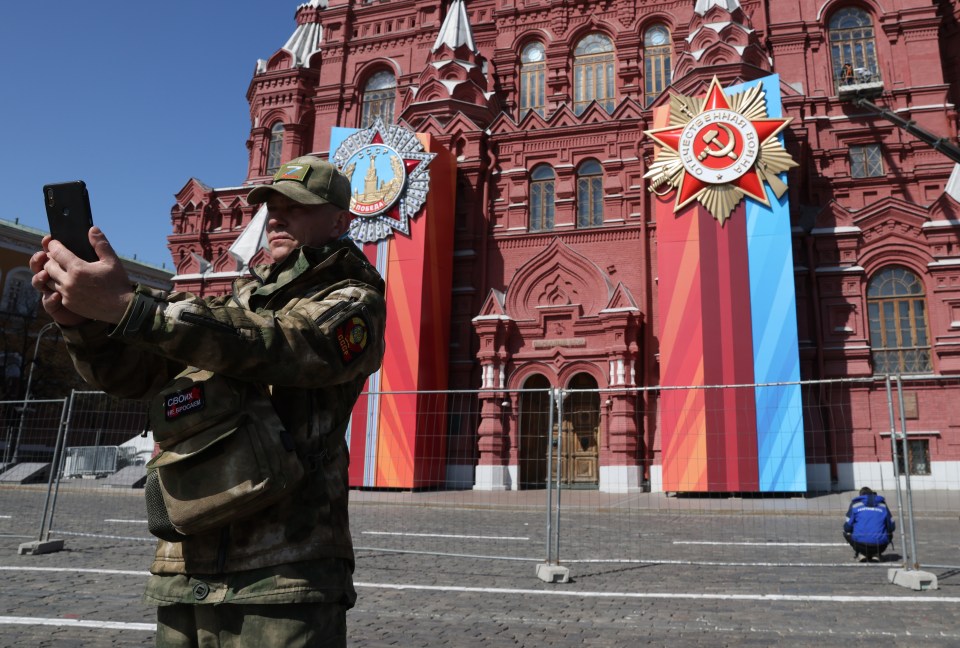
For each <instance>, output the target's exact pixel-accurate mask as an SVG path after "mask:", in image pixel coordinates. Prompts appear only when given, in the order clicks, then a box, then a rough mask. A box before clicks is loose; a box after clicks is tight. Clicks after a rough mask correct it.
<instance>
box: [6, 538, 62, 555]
mask: <svg viewBox="0 0 960 648" xmlns="http://www.w3.org/2000/svg"><path fill="white" fill-rule="evenodd" d="M62 549H63V540H34V541H33V542H24V543H23V544H21V545H20V548H19V549H17V554H18V555H21V556H22V555H23V554H45V553H56V552H57V551H60V550H62Z"/></svg>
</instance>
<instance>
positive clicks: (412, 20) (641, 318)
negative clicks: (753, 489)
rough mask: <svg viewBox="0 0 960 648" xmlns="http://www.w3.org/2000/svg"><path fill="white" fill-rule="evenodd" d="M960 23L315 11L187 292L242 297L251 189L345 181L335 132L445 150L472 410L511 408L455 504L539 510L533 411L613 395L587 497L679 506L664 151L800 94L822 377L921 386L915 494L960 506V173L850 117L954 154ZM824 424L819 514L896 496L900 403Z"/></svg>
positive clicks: (455, 451)
mask: <svg viewBox="0 0 960 648" xmlns="http://www.w3.org/2000/svg"><path fill="white" fill-rule="evenodd" d="M291 8H292V7H291ZM958 22H960V5H958V2H956V0H933V1H931V0H883V1H877V0H798V1H797V2H763V1H761V0H742V1H738V0H674V1H667V2H652V1H649V0H608V1H606V2H576V1H570V0H470V1H469V3H468V4H465V3H464V2H463V1H462V0H453V1H452V2H449V3H431V2H424V1H422V0H403V1H399V2H385V1H379V2H378V1H373V0H371V1H368V2H353V1H352V0H350V1H347V0H329V1H328V2H324V1H323V0H312V1H311V2H308V3H306V4H303V5H300V6H299V7H298V8H297V9H296V13H295V24H291V32H292V35H291V37H290V39H289V40H288V41H287V42H286V43H285V44H283V45H282V47H280V48H279V49H278V50H277V51H276V52H274V53H273V54H272V56H270V57H269V58H268V59H266V60H261V61H258V63H257V67H256V72H255V74H254V76H253V78H252V80H251V83H250V87H249V89H248V92H247V98H248V100H249V102H250V116H251V130H250V137H249V139H248V141H247V146H248V149H249V151H250V156H249V168H248V173H247V177H246V178H244V179H242V182H239V183H238V184H239V186H236V187H229V188H211V187H208V186H205V185H203V184H202V183H200V182H198V181H196V180H191V181H190V182H189V183H187V185H186V186H185V187H184V188H183V189H182V190H181V191H180V192H179V193H178V194H177V204H176V206H175V207H174V208H173V210H172V221H173V234H172V235H171V236H170V239H169V247H170V251H171V254H172V256H173V260H174V264H175V267H176V271H177V276H176V277H175V281H176V282H177V285H178V286H179V287H181V288H183V289H188V290H192V291H198V292H201V293H220V292H223V291H224V290H227V289H228V286H229V283H230V281H231V280H232V278H233V277H235V276H236V275H237V273H238V272H242V271H243V263H244V260H242V259H238V258H237V256H235V255H234V254H232V253H231V252H230V249H229V248H230V246H231V244H232V243H233V242H234V240H235V239H236V238H237V236H238V234H239V233H240V231H241V230H242V229H243V228H244V227H245V226H246V225H247V224H248V223H249V222H250V220H251V219H252V218H253V216H254V214H253V210H252V209H251V207H250V206H248V205H247V203H246V201H245V196H246V193H247V191H248V190H249V185H252V184H258V183H262V182H265V181H267V180H269V179H270V177H271V175H272V173H273V170H274V169H276V168H277V167H278V166H279V165H280V164H281V163H282V162H283V161H286V160H288V159H291V158H293V157H295V156H297V155H301V154H305V153H308V152H315V153H318V154H320V155H323V156H327V155H329V154H331V151H329V150H328V149H329V137H330V135H329V134H330V129H331V128H332V127H334V126H344V127H353V128H358V127H366V126H369V125H371V124H372V123H373V120H374V119H375V118H377V117H381V118H382V119H384V121H386V122H398V123H403V124H405V125H406V126H408V127H409V128H411V129H412V130H414V131H417V132H425V133H430V134H431V135H432V136H433V137H435V138H436V139H437V140H439V141H440V142H442V143H443V144H444V145H446V146H448V147H449V149H450V150H451V151H452V152H453V153H454V154H455V156H456V159H457V166H458V172H457V202H456V204H457V207H456V213H455V214H452V215H451V216H452V218H454V221H455V243H454V250H453V255H454V268H455V270H454V277H453V291H452V296H451V298H452V305H453V307H452V322H451V328H450V330H451V347H450V358H451V359H450V370H449V380H450V386H451V388H452V389H480V388H484V389H491V390H502V391H500V392H497V393H496V394H495V395H494V396H493V397H491V398H485V399H483V400H482V402H481V408H482V409H481V411H482V414H481V416H480V420H479V423H478V424H477V425H474V426H473V429H459V430H456V432H455V433H454V431H451V439H450V448H451V450H450V456H449V458H448V474H449V479H450V481H451V482H463V481H467V482H469V483H473V484H474V485H475V487H476V488H489V489H503V488H507V489H513V488H518V487H526V486H532V485H537V484H542V482H543V478H544V476H545V471H546V468H545V464H544V463H543V462H542V461H540V460H539V459H536V457H540V456H542V449H543V447H544V445H543V444H544V442H545V439H546V431H545V429H546V427H547V425H546V421H545V419H544V418H543V417H544V416H545V415H543V416H540V415H539V414H537V413H536V412H535V410H538V409H540V408H538V407H537V405H536V404H535V403H533V402H532V401H531V400H530V397H528V396H526V395H523V394H521V393H519V392H518V391H514V390H520V389H522V388H528V389H532V388H545V387H549V386H554V387H568V388H596V387H599V388H601V389H606V390H609V391H605V392H603V393H602V394H601V395H600V396H596V395H594V396H591V397H578V398H577V399H575V400H574V401H573V402H571V404H570V408H569V410H568V412H569V413H570V419H569V432H570V434H571V439H572V440H578V441H580V442H581V443H580V444H579V451H578V456H577V457H571V460H572V461H573V463H572V464H571V465H577V466H579V467H578V468H576V469H575V470H574V471H573V473H572V474H570V475H565V479H567V480H568V481H571V482H583V483H585V484H587V485H593V484H596V485H597V486H598V487H599V488H600V489H602V490H608V491H626V490H631V489H635V488H640V487H649V488H651V489H653V490H658V489H659V474H660V473H659V465H660V462H659V434H658V419H657V415H656V393H655V392H637V391H636V390H635V389H634V388H636V387H640V388H643V387H651V386H656V385H657V384H658V357H657V352H658V344H657V336H656V331H657V320H658V313H657V297H656V290H657V223H656V222H655V219H654V218H653V217H652V214H653V210H652V198H651V194H650V193H649V192H648V191H647V186H646V182H645V180H644V179H643V176H644V174H645V173H646V172H647V170H648V167H649V164H650V163H651V161H652V159H653V143H652V141H651V140H649V139H647V138H645V137H644V136H643V131H644V130H645V129H649V128H651V127H652V124H651V119H652V114H651V109H652V108H654V107H656V106H660V105H663V104H665V103H666V102H667V101H668V100H669V96H668V95H669V94H670V93H671V92H676V93H680V94H684V95H697V94H702V93H703V92H704V91H705V90H706V87H707V85H708V84H709V82H710V80H711V79H712V78H713V77H714V76H716V77H718V78H719V79H720V81H721V82H722V83H723V84H724V85H725V86H726V85H730V84H733V83H735V82H739V81H748V80H752V79H757V78H760V77H764V76H767V75H770V74H778V75H779V78H780V89H781V94H782V100H783V107H784V115H785V116H788V117H791V118H792V119H793V121H792V123H791V124H790V126H789V128H788V130H787V132H786V134H785V140H786V147H787V149H788V151H789V152H790V153H791V154H792V156H793V157H794V159H795V160H796V161H797V162H798V163H799V168H797V169H793V170H791V171H790V172H789V174H788V184H789V187H790V188H789V198H790V204H791V211H792V217H791V219H792V225H793V231H794V250H793V252H794V258H793V262H794V266H795V270H796V273H795V281H796V292H797V295H796V299H797V310H798V324H799V334H800V353H801V363H802V364H801V366H802V375H803V378H804V379H805V380H815V379H833V378H870V377H873V376H882V375H883V374H886V373H896V372H898V371H899V372H900V373H902V374H904V375H909V376H912V377H913V376H915V377H923V378H924V380H916V381H914V380H911V381H909V382H908V386H907V394H906V396H907V397H906V399H905V413H906V414H907V419H908V429H909V430H910V431H911V432H912V433H915V436H913V439H914V440H913V441H912V442H911V452H912V453H913V456H912V457H911V460H910V462H909V463H910V465H911V467H912V470H913V472H914V473H915V475H916V476H915V478H914V482H913V483H914V486H915V487H921V488H922V487H930V488H934V487H936V488H946V487H960V468H958V467H960V404H958V403H960V388H958V386H957V381H956V380H955V379H954V380H952V381H951V377H958V376H960V173H958V174H957V175H955V176H954V178H953V181H952V182H951V173H953V170H954V162H953V160H951V158H950V157H949V156H948V155H945V154H944V153H943V152H942V151H938V150H936V149H935V148H934V147H933V146H931V145H930V144H929V143H925V142H924V141H922V138H918V137H917V136H916V135H915V134H911V133H910V132H907V131H906V130H904V129H903V128H900V127H898V126H897V125H896V124H895V123H893V122H892V121H891V120H889V119H885V118H884V117H883V116H881V115H879V114H877V113H876V112H875V111H872V110H871V109H870V108H869V107H865V106H858V105H856V104H855V103H854V102H853V101H852V99H854V98H856V97H857V96H867V97H868V98H869V100H870V101H871V102H873V103H874V104H876V105H878V106H881V107H882V108H885V109H888V110H889V111H891V114H893V115H895V116H896V117H898V118H899V119H901V120H907V121H910V122H912V123H913V124H914V125H915V126H917V127H919V128H921V129H923V130H924V131H926V132H929V133H932V134H935V135H936V136H937V137H941V138H946V139H944V140H943V142H956V137H957V128H958V113H957V108H956V105H957V101H958V94H960V26H958ZM278 45H280V44H279V43H278ZM238 180H239V179H238ZM263 254H264V252H260V253H259V255H263ZM259 255H258V257H257V259H258V258H260V257H259ZM255 260H256V259H254V261H255ZM825 390H827V391H829V395H825V394H826V391H825ZM806 401H807V402H806V405H807V406H808V407H809V408H810V413H808V414H807V415H806V418H807V426H808V428H809V430H808V433H807V461H808V466H809V470H808V477H809V483H810V489H811V490H826V489H830V488H853V487H854V486H859V485H860V484H861V483H863V482H869V483H874V484H876V483H879V482H880V481H882V480H883V479H884V478H888V479H889V478H890V475H891V474H892V473H890V465H889V462H890V443H889V420H888V416H887V409H886V403H887V395H886V391H885V385H884V381H883V380H882V378H877V379H876V380H872V381H867V382H859V383H851V384H849V385H846V386H837V385H834V386H831V387H829V388H826V387H823V388H820V389H819V391H818V390H817V389H811V390H809V391H808V396H807V399H806ZM811 414H812V415H811ZM524 428H526V430H528V431H529V430H532V429H542V430H543V432H542V433H535V434H532V435H531V434H529V433H523V432H521V430H523V429H524ZM565 429H567V428H565ZM571 445H572V446H576V445H577V444H571ZM881 462H886V463H885V464H884V463H881Z"/></svg>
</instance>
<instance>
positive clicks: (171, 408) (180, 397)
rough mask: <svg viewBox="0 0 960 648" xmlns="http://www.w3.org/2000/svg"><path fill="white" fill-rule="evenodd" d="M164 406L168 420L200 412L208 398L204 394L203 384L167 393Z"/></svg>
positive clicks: (164, 412) (164, 414)
mask: <svg viewBox="0 0 960 648" xmlns="http://www.w3.org/2000/svg"><path fill="white" fill-rule="evenodd" d="M165 398H166V401H165V402H164V407H163V416H164V418H165V419H166V420H168V421H176V420H177V419H179V418H181V417H183V416H186V415H187V414H192V413H193V412H199V411H201V410H202V409H203V406H204V404H205V403H206V399H205V398H204V396H203V385H194V386H192V387H188V388H187V389H182V390H180V391H178V392H173V393H172V394H167V395H166V397H165Z"/></svg>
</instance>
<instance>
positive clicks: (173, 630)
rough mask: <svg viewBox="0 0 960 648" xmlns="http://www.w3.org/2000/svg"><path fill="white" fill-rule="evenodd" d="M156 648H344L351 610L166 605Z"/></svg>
mask: <svg viewBox="0 0 960 648" xmlns="http://www.w3.org/2000/svg"><path fill="white" fill-rule="evenodd" d="M156 645H157V648H261V647H262V646H286V647H291V648H301V647H302V648H314V647H315V648H346V645H347V606H345V605H338V604H335V603H272V604H237V603H223V604H220V605H187V604H177V605H163V606H160V607H158V608H157V644H156Z"/></svg>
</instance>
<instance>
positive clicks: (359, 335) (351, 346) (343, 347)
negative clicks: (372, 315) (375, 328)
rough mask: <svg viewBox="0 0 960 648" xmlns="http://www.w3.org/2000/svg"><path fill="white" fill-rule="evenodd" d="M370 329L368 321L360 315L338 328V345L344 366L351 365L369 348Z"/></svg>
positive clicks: (347, 320) (346, 320) (342, 323)
mask: <svg viewBox="0 0 960 648" xmlns="http://www.w3.org/2000/svg"><path fill="white" fill-rule="evenodd" d="M368 328H369V327H368V326H367V321H366V320H365V319H363V317H361V316H360V315H354V316H352V317H348V318H347V319H345V320H344V321H343V322H341V323H340V325H339V326H337V329H336V338H337V345H338V346H339V348H340V358H341V359H342V360H343V364H345V365H347V364H350V363H351V362H353V360H354V359H356V357H357V356H358V355H360V354H361V353H363V350H364V349H366V348H367V339H368V337H369V335H368Z"/></svg>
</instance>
